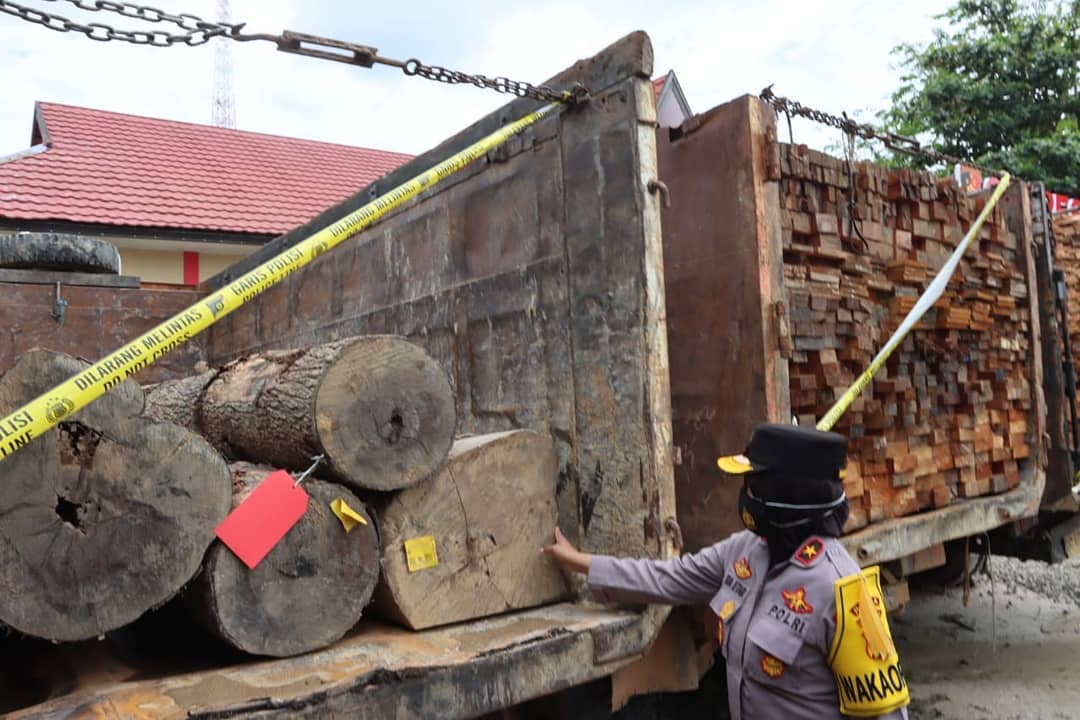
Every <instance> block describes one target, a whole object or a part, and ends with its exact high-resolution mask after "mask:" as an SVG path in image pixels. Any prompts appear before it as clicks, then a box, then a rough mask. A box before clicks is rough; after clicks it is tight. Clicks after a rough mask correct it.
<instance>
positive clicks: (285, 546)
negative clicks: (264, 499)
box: [188, 462, 379, 657]
mask: <svg viewBox="0 0 1080 720" xmlns="http://www.w3.org/2000/svg"><path fill="white" fill-rule="evenodd" d="M230 469H231V470H232V475H233V488H234V490H233V492H234V494H233V498H234V499H233V506H234V507H235V506H237V505H239V504H240V503H241V502H243V500H244V499H245V498H246V497H247V496H248V495H249V494H250V493H251V491H252V490H254V489H255V487H256V486H258V484H259V483H260V482H262V480H263V478H265V477H266V476H267V475H268V474H269V473H271V472H273V470H274V469H273V468H270V467H267V466H262V465H253V464H251V463H245V462H237V463H232V464H231V465H230ZM302 487H303V488H304V489H305V490H306V491H307V493H308V495H309V496H310V500H309V502H308V509H307V512H306V513H305V514H304V517H302V518H301V519H300V521H299V522H298V523H297V524H296V525H294V526H293V527H292V528H291V529H290V530H289V532H288V533H286V534H285V537H284V538H282V539H281V541H280V542H278V544H277V545H275V546H274V548H273V549H272V550H271V551H270V552H269V553H268V554H267V555H266V557H265V558H263V560H262V561H261V562H260V563H259V564H258V565H256V566H255V569H254V570H249V569H248V567H247V566H246V565H244V563H242V562H241V561H240V560H239V559H238V558H237V557H236V556H235V555H234V554H233V553H232V551H231V550H229V549H228V548H227V547H225V546H224V545H223V544H222V543H221V542H216V543H214V545H213V546H212V547H211V548H210V551H209V552H208V553H207V554H206V562H205V564H204V566H203V572H202V573H201V574H200V575H199V579H198V580H197V581H196V583H195V584H194V586H193V587H192V590H191V592H190V593H189V594H188V600H189V602H191V603H193V604H194V607H195V608H196V611H197V614H198V616H199V617H201V618H202V619H203V621H204V622H206V623H207V626H208V627H209V628H210V630H211V631H213V632H214V633H215V634H216V635H217V636H218V637H220V638H221V639H223V640H224V641H225V642H227V643H229V644H230V645H232V646H233V647H235V648H237V649H239V650H243V651H244V652H248V653H251V654H253V655H269V656H274V657H287V656H290V655H297V654H300V653H304V652H309V651H311V650H317V649H319V648H322V647H326V646H327V645H330V644H331V643H333V642H335V641H336V640H338V639H340V638H341V636H342V635H344V634H345V633H346V632H347V631H348V630H349V628H351V627H352V626H353V625H355V624H356V623H357V621H359V620H360V616H361V613H362V611H363V610H364V608H365V607H366V606H367V604H368V602H369V601H370V600H371V594H372V592H373V591H374V589H375V583H376V581H377V580H378V577H379V540H378V535H377V534H376V531H375V525H374V523H373V522H371V519H370V516H369V515H368V513H367V510H366V509H365V507H364V505H363V503H361V502H360V500H359V499H357V497H356V496H355V495H353V494H352V493H351V492H349V490H348V489H347V488H344V487H342V486H340V485H335V484H332V483H328V482H323V481H321V480H316V479H313V478H308V479H307V480H306V481H305V482H304V484H303V486H302ZM337 498H341V499H343V500H344V501H345V502H346V503H347V504H348V505H349V507H350V508H352V509H353V510H355V511H356V512H357V513H359V514H360V515H362V516H363V517H364V518H365V519H367V521H368V524H367V525H363V524H357V525H355V526H354V527H353V528H352V529H351V530H350V531H348V532H346V531H345V528H344V526H343V525H342V523H341V521H340V520H338V518H337V517H336V516H335V515H334V513H333V512H332V511H331V510H330V503H331V502H333V501H334V500H335V499H337Z"/></svg>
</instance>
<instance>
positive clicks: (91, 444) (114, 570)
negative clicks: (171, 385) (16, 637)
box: [0, 350, 230, 641]
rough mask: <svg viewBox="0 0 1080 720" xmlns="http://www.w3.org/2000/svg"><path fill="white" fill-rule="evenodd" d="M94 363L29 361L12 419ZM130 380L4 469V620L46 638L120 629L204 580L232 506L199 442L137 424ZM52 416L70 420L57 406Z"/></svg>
mask: <svg viewBox="0 0 1080 720" xmlns="http://www.w3.org/2000/svg"><path fill="white" fill-rule="evenodd" d="M87 367H89V365H88V364H87V363H85V362H83V361H81V360H76V359H75V358H73V357H71V356H69V355H64V354H62V353H57V352H52V351H47V350H33V351H30V352H27V353H25V354H23V355H22V356H21V357H20V358H19V360H18V361H17V362H16V363H15V365H14V366H13V367H12V368H11V369H10V370H8V371H7V373H5V374H4V376H3V378H2V379H0V411H2V412H3V413H4V414H6V413H8V412H11V411H13V410H15V409H16V408H18V407H19V406H20V405H22V404H23V403H25V402H27V401H29V400H32V399H33V398H35V397H37V396H38V395H39V394H40V393H42V392H45V391H46V390H48V389H49V388H51V387H53V386H55V385H57V384H59V383H60V382H63V381H64V380H67V379H68V378H69V377H72V376H73V375H75V374H76V373H78V372H82V371H84V370H85V369H86V368H87ZM143 401H144V399H143V392H142V390H141V389H140V388H139V386H138V385H136V384H135V382H134V381H132V380H127V381H125V382H123V383H122V384H120V385H118V386H117V387H116V388H114V389H113V390H112V391H110V392H109V393H108V394H107V395H105V396H103V397H102V398H100V399H99V400H97V401H95V402H94V403H93V404H91V405H89V406H88V407H86V408H85V409H83V410H81V411H79V412H78V413H76V414H74V415H71V416H70V417H66V418H64V419H63V420H62V421H61V422H60V424H59V426H58V427H57V428H55V429H53V430H50V431H49V432H47V433H45V434H44V435H42V436H40V437H38V438H35V439H34V441H33V442H31V443H30V444H29V445H27V446H26V447H23V448H22V449H20V450H19V451H18V452H16V453H15V454H14V455H12V456H10V457H8V458H6V459H5V460H4V462H3V463H0V587H2V588H4V590H3V591H2V592H0V622H2V623H4V624H7V625H10V626H11V627H13V628H15V629H17V630H19V631H21V632H24V633H26V634H28V635H34V636H37V637H41V638H46V639H49V640H63V641H68V640H84V639H89V638H94V637H98V636H101V635H103V634H104V633H106V632H108V631H110V630H114V629H116V628H119V627H122V626H124V625H126V624H128V623H130V622H132V621H133V620H135V619H136V618H138V617H139V616H140V615H142V614H143V613H144V612H146V611H147V610H149V609H151V608H153V607H156V606H158V605H160V604H162V603H164V602H165V601H166V600H168V599H169V598H171V597H172V596H173V595H174V594H175V593H176V592H177V591H178V590H179V589H180V588H181V587H182V586H183V585H184V584H185V583H187V582H188V581H189V580H190V579H191V578H192V577H193V576H194V575H195V573H196V572H197V570H198V568H199V564H200V562H201V561H202V559H203V555H204V553H205V552H206V549H207V547H209V545H210V543H211V542H212V541H213V540H214V528H215V527H216V526H217V524H218V523H219V522H221V520H222V519H223V518H224V517H225V515H226V513H227V512H228V510H229V498H230V492H229V487H230V483H229V469H228V467H227V465H226V464H225V461H224V459H222V457H221V455H220V454H219V453H218V452H217V451H216V450H215V449H214V448H213V447H211V446H210V445H209V444H208V443H207V442H205V441H204V440H203V439H202V438H199V437H197V436H196V435H195V434H193V433H192V432H190V431H189V430H187V429H185V428H183V427H180V426H179V425H175V424H173V423H169V422H161V421H156V420H151V419H149V418H145V417H140V416H139V413H140V412H141V411H142V409H143ZM54 408H55V409H54V412H56V413H58V414H62V413H64V412H66V406H65V405H64V401H63V398H57V399H56V404H55V406H54Z"/></svg>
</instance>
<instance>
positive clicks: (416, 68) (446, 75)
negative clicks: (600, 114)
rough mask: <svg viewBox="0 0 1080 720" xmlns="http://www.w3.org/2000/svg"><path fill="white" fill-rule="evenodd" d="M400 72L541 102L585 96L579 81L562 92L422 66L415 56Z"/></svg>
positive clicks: (586, 93)
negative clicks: (570, 88)
mask: <svg viewBox="0 0 1080 720" xmlns="http://www.w3.org/2000/svg"><path fill="white" fill-rule="evenodd" d="M401 70H402V72H404V73H405V74H406V75H408V76H410V77H412V76H414V75H418V76H420V77H422V78H427V79H428V80H434V81H435V82H442V83H449V84H451V85H459V84H467V85H475V86H477V87H481V88H488V89H490V90H494V91H495V92H501V93H506V94H507V95H516V96H518V97H527V98H532V99H534V100H539V101H541V102H569V103H574V102H578V101H580V100H582V99H584V97H586V96H587V95H588V92H587V91H586V90H585V87H584V86H583V85H581V84H580V83H578V84H576V85H575V86H574V88H573V89H572V90H565V91H562V92H559V91H556V90H553V89H551V88H549V87H547V86H546V85H532V84H531V83H527V82H521V81H518V80H511V79H509V78H504V77H495V78H489V77H487V76H486V75H469V74H466V73H463V72H459V71H457V70H447V69H446V68H444V67H439V66H438V65H425V64H424V63H422V62H420V61H419V60H417V59H416V58H411V59H409V60H406V61H405V63H404V64H403V65H402V66H401Z"/></svg>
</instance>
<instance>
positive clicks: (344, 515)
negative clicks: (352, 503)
mask: <svg viewBox="0 0 1080 720" xmlns="http://www.w3.org/2000/svg"><path fill="white" fill-rule="evenodd" d="M330 510H331V511H332V512H333V513H334V514H335V515H337V519H338V520H340V521H341V524H342V525H344V526H345V532H349V531H350V530H352V529H353V528H354V527H356V525H357V523H359V524H360V525H367V520H365V519H364V516H363V515H361V514H360V513H358V512H356V511H355V510H353V509H352V508H351V507H349V504H348V503H347V502H345V499H344V498H335V499H334V501H333V502H331V503H330Z"/></svg>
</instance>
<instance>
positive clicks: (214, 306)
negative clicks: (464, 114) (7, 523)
mask: <svg viewBox="0 0 1080 720" xmlns="http://www.w3.org/2000/svg"><path fill="white" fill-rule="evenodd" d="M563 106H564V104H563V103H561V102H554V103H551V104H549V105H545V106H544V107H542V108H540V109H539V110H537V111H536V112H533V113H530V114H528V115H526V116H525V117H523V118H521V119H520V120H518V121H516V122H514V123H511V124H510V125H506V126H504V127H502V128H500V129H498V130H496V131H495V132H493V133H491V134H490V135H488V136H487V137H485V138H483V139H481V140H479V141H477V142H476V143H474V144H473V145H470V146H469V147H468V148H466V149H464V150H462V151H461V152H459V153H457V154H455V155H452V156H451V157H450V158H448V159H446V160H444V161H443V162H441V163H439V164H438V165H436V166H434V167H433V168H431V169H429V170H427V171H426V172H423V173H421V174H419V175H417V176H416V177H414V178H412V179H411V180H409V181H407V182H405V183H403V184H401V185H398V186H397V187H396V188H394V189H393V190H391V191H390V192H388V193H386V194H384V195H381V196H379V197H378V198H377V199H376V200H373V201H372V202H370V203H368V204H366V205H364V206H363V207H361V208H359V209H358V210H355V211H353V212H351V213H349V214H348V215H346V216H345V217H343V218H341V219H340V220H338V221H337V222H335V223H334V224H332V225H330V226H329V227H326V228H323V229H322V230H319V231H318V232H316V233H315V234H314V235H311V236H309V237H307V238H305V239H304V240H301V241H300V242H298V243H297V244H296V245H293V246H292V247H290V248H289V249H287V250H285V251H283V252H282V253H280V254H279V255H277V256H275V257H274V258H272V259H271V260H268V261H267V262H265V263H263V264H262V265H259V266H258V267H256V268H255V269H254V270H252V271H251V272H249V273H247V274H245V275H244V276H242V277H240V278H238V279H236V280H234V281H233V282H232V283H230V284H229V285H228V286H227V287H225V288H223V289H221V290H219V291H218V292H216V293H214V294H213V295H211V296H210V297H208V298H205V299H203V300H201V301H199V302H197V303H195V304H194V305H192V306H191V307H189V308H187V309H186V310H183V311H181V312H179V313H177V314H176V315H174V316H173V317H171V318H169V319H168V320H166V321H165V322H163V323H161V324H160V325H158V326H157V327H155V328H154V329H152V330H150V331H149V332H146V333H144V334H143V335H140V336H139V337H138V338H136V339H135V340H133V341H132V342H130V343H128V344H127V345H125V346H123V347H122V348H120V349H119V350H116V351H115V352H113V353H112V354H111V355H108V356H107V357H105V358H104V359H102V360H100V361H99V362H97V363H95V364H94V365H92V366H90V367H89V368H87V369H86V370H85V371H83V372H81V373H79V374H78V375H75V376H74V377H72V378H70V379H68V380H66V381H65V382H62V383H60V384H59V385H57V386H56V387H54V388H52V389H51V390H49V391H48V392H45V393H43V394H41V395H39V396H38V397H36V398H34V399H33V400H32V401H30V402H28V403H27V404H25V405H23V406H22V407H20V408H19V409H18V410H15V411H14V412H12V413H10V414H9V415H7V416H6V417H4V418H2V419H0V459H2V458H6V457H7V456H8V455H11V454H12V453H14V452H16V451H17V450H19V448H22V447H24V446H25V445H27V444H28V443H30V441H31V440H33V439H34V438H35V437H38V436H39V435H41V434H43V433H45V432H46V431H48V430H49V429H51V428H52V427H54V426H55V425H56V424H57V423H59V422H61V421H62V420H63V419H64V418H66V417H68V416H69V415H71V414H72V413H74V412H76V411H77V410H80V409H81V408H83V407H86V406H87V405H89V404H90V403H91V402H93V401H94V400H96V399H97V398H99V397H101V396H102V395H103V394H105V393H106V392H108V391H109V390H110V389H111V388H113V387H115V386H116V385H118V384H120V383H121V382H123V380H124V379H125V378H127V377H128V376H130V375H133V374H134V373H136V372H138V371H139V370H142V369H143V368H144V367H146V366H147V365H149V364H151V363H153V362H155V361H156V360H157V359H158V358H160V357H162V356H163V355H165V354H166V353H168V352H169V351H171V350H173V349H175V348H176V347H177V346H178V345H181V344H182V343H184V342H186V341H187V340H190V339H191V338H192V337H194V336H195V335H197V334H198V333H200V332H202V331H203V330H205V329H206V328H208V327H210V326H211V325H213V324H214V323H215V322H217V321H218V320H220V319H221V318H223V317H225V316H226V315H228V314H229V313H231V312H232V311H233V310H236V309H237V308H238V307H240V306H241V305H243V304H244V303H246V302H248V301H249V300H251V299H252V298H254V297H255V296H256V295H258V294H259V293H261V292H263V291H264V290H266V289H267V288H269V287H271V286H272V285H274V284H275V283H277V282H278V281H280V280H281V279H283V278H284V277H286V276H287V275H289V274H290V273H292V272H294V271H295V270H298V269H299V268H301V267H303V266H305V265H307V264H308V263H310V262H311V261H312V260H314V259H315V258H317V257H319V256H320V255H322V254H323V253H324V252H326V251H328V250H330V249H332V248H334V247H335V246H336V245H338V244H340V243H341V242H343V241H345V240H347V239H348V238H350V237H352V236H353V235H355V234H356V233H358V232H360V231H361V230H363V229H364V228H366V227H368V226H369V225H371V224H372V223H374V222H375V221H376V220H378V219H379V218H380V217H382V216H383V215H385V214H386V213H387V212H388V211H390V210H392V209H393V208H395V207H397V206H399V205H401V204H402V203H404V202H405V201H406V200H408V199H410V198H412V197H414V196H415V195H417V194H419V193H420V192H422V191H423V190H425V189H427V188H429V187H431V186H433V185H435V184H436V183H438V182H439V181H441V180H444V179H446V178H447V177H449V176H451V175H453V174H454V173H456V172H457V171H459V170H461V169H462V168H464V167H465V166H466V165H468V164H469V163H471V162H473V161H475V160H477V159H479V158H481V157H483V156H484V154H485V153H487V152H488V151H490V150H492V149H493V148H495V147H498V146H499V145H501V144H503V143H505V142H506V141H507V140H509V139H510V138H511V137H513V136H514V135H516V134H517V133H519V132H521V131H522V130H524V129H525V128H527V127H529V126H530V125H533V124H534V123H536V122H538V121H539V120H541V119H543V118H545V117H547V116H549V115H551V114H553V113H555V112H556V111H557V110H558V109H559V108H561V107H563Z"/></svg>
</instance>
